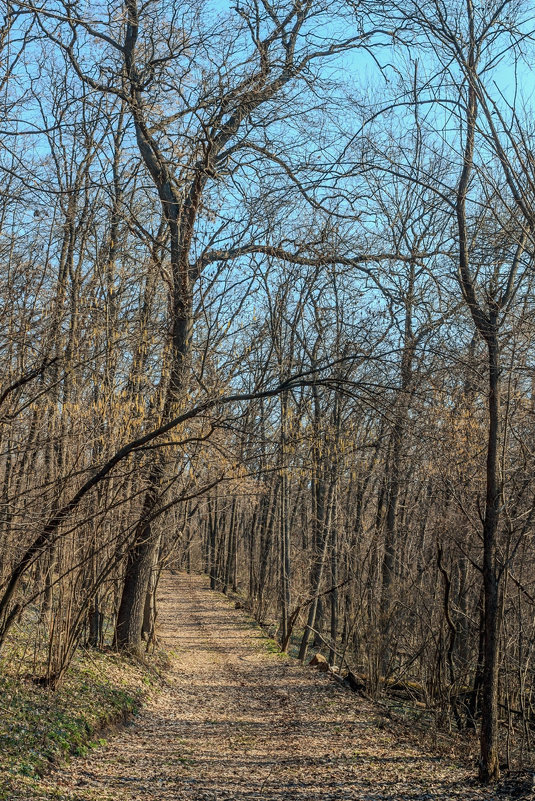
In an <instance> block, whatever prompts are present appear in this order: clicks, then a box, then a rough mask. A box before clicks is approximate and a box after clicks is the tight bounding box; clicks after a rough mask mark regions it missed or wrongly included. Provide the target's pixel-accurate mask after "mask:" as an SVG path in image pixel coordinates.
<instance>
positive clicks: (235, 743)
mask: <svg viewBox="0 0 535 801" xmlns="http://www.w3.org/2000/svg"><path fill="white" fill-rule="evenodd" d="M159 631H160V637H161V639H162V640H163V642H164V645H165V647H166V648H167V649H168V650H170V651H171V652H172V659H173V664H172V668H171V670H170V672H169V674H168V675H167V681H166V686H165V687H164V689H163V690H162V691H161V692H160V693H158V694H157V695H155V697H153V698H152V699H151V700H149V702H148V703H147V704H146V706H145V707H144V708H143V710H142V711H141V713H140V714H139V715H138V716H137V717H136V718H135V720H134V721H133V722H132V723H131V724H129V725H128V726H126V728H125V729H123V730H122V731H121V732H120V733H119V734H117V735H116V736H114V737H112V738H111V740H110V742H109V743H108V745H107V746H104V747H102V748H99V749H98V750H97V751H96V752H94V753H93V754H91V756H89V757H87V758H84V759H76V760H74V761H73V762H72V763H71V764H70V765H69V766H67V767H66V768H64V769H62V770H58V771H56V772H55V773H53V774H52V775H51V776H50V777H49V779H48V782H50V785H54V787H56V788H58V791H60V793H61V795H59V794H58V795H59V797H62V798H68V799H73V800H74V799H75V800H76V801H96V799H98V801H111V800H113V801H149V800H150V801H153V800H154V801H186V799H187V801H224V800H225V799H239V800H240V801H254V800H255V799H264V801H271V800H272V801H279V800H280V801H282V800H283V799H284V801H289V800H290V799H291V801H316V799H322V801H335V800H336V801H345V800H346V799H347V801H349V799H351V800H352V801H353V800H354V801H372V800H373V801H377V799H389V801H424V799H426V801H434V800H435V799H437V800H438V799H444V800H445V799H462V801H473V800H475V799H490V798H495V797H496V796H495V794H494V792H493V791H490V790H485V789H483V788H481V787H478V786H477V785H475V784H473V783H470V784H469V785H468V784H467V780H469V778H470V773H468V772H467V771H466V770H465V769H464V768H461V767H459V766H458V765H456V764H455V763H454V762H453V760H452V759H451V758H449V757H437V756H432V755H429V754H428V753H426V752H424V751H421V750H420V749H419V748H418V745H417V743H416V741H415V740H414V739H411V737H410V733H409V732H405V731H404V729H403V728H402V727H401V726H399V725H398V724H394V723H391V722H390V721H388V719H386V718H385V717H384V716H382V715H381V713H380V712H379V711H378V710H377V709H376V708H375V707H374V706H373V705H372V704H371V703H368V702H367V701H365V700H363V699H361V698H360V697H358V696H357V695H354V694H352V693H350V692H348V691H346V690H345V689H344V688H341V687H340V686H339V685H338V684H336V683H334V682H331V681H330V680H329V679H328V677H326V676H325V675H324V674H321V673H317V672H315V671H313V670H312V669H311V668H308V667H302V666H301V665H299V664H298V663H297V661H296V660H292V659H288V658H285V657H282V656H275V655H273V654H271V653H269V651H268V649H267V648H266V639H265V637H264V636H263V635H262V633H261V632H260V631H259V630H258V629H257V628H254V627H252V626H251V624H250V622H249V620H248V619H247V618H246V617H245V616H244V614H243V613H242V612H241V611H239V610H236V609H234V608H232V606H231V605H230V604H229V603H228V601H227V600H226V599H225V598H223V597H222V596H219V595H217V594H216V593H211V592H210V591H209V589H208V588H207V581H206V578H205V577H199V576H188V575H185V574H181V575H170V574H169V575H166V576H165V577H164V578H163V579H162V585H161V590H160V612H159Z"/></svg>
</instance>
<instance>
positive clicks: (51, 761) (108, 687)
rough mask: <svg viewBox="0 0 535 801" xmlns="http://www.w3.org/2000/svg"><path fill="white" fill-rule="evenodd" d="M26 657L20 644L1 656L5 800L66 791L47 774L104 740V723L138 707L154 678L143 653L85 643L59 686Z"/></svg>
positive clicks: (0, 782)
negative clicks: (37, 677)
mask: <svg viewBox="0 0 535 801" xmlns="http://www.w3.org/2000/svg"><path fill="white" fill-rule="evenodd" d="M162 659H163V657H162ZM25 661H26V660H25V659H24V658H21V656H20V654H19V653H17V649H16V647H13V648H11V649H7V651H6V653H5V655H3V658H2V659H1V660H0V801H11V800H12V799H26V798H28V799H30V798H32V799H38V798H39V799H40V798H42V799H49V798H50V799H52V798H57V799H59V798H62V797H63V796H62V795H61V792H60V791H59V790H57V791H53V790H52V788H50V787H48V788H46V787H45V783H43V785H42V786H41V777H42V776H44V775H45V774H46V772H47V770H48V769H50V767H51V766H53V765H55V764H60V763H62V762H65V761H66V760H68V759H69V757H71V756H82V755H84V754H86V753H88V751H90V750H91V749H93V748H96V747H97V746H99V745H103V744H104V743H105V742H106V740H105V737H106V729H111V728H113V727H115V726H117V725H120V724H121V723H124V722H125V721H126V720H127V718H128V717H129V716H130V715H132V714H133V713H135V712H136V710H137V709H138V708H139V706H140V704H141V702H142V700H143V697H144V696H145V695H146V694H147V691H148V689H149V687H150V685H151V684H153V683H154V681H155V678H154V677H155V673H154V670H153V669H151V668H150V666H149V665H145V664H144V663H143V662H142V661H140V660H135V661H134V660H131V659H129V658H127V657H123V656H120V655H118V654H117V653H115V652H113V651H103V652H101V651H94V650H91V651H84V650H80V652H79V653H78V654H77V656H76V657H75V659H74V660H73V663H72V665H71V667H70V668H69V671H68V673H67V675H66V677H65V679H64V681H63V682H62V684H61V685H60V687H59V688H58V689H57V690H55V691H53V690H50V689H47V688H45V687H42V686H39V685H38V684H36V683H35V682H34V681H33V680H32V677H31V674H30V673H29V672H28V671H27V669H26V668H28V667H29V666H28V665H27V664H26V665H25ZM156 675H157V674H156ZM100 801H102V799H100Z"/></svg>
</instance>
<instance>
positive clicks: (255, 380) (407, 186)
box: [0, 0, 535, 782]
mask: <svg viewBox="0 0 535 801" xmlns="http://www.w3.org/2000/svg"><path fill="white" fill-rule="evenodd" d="M0 16H1V19H2V26H1V29H0V54H1V55H0V89H1V92H0V104H1V112H0V114H1V122H0V137H1V150H0V173H1V183H0V253H1V260H0V304H1V314H0V360H1V373H0V374H1V380H0V420H1V426H0V542H1V546H0V654H1V652H2V650H3V649H5V648H6V647H8V646H9V643H10V642H12V641H13V638H17V641H21V640H22V641H23V642H24V647H25V648H26V649H28V650H29V652H32V651H37V650H42V651H44V653H45V658H44V659H43V660H41V661H39V660H37V661H36V669H35V676H34V678H35V680H36V681H38V682H40V683H41V684H42V685H44V686H47V687H50V688H52V689H55V688H57V687H59V686H61V683H62V681H63V679H64V676H65V674H66V671H67V670H68V668H69V665H70V663H71V661H72V659H73V656H74V654H75V653H76V651H77V649H79V648H95V649H98V648H103V647H113V648H116V649H118V650H119V651H127V652H131V653H138V654H145V653H147V654H149V653H150V650H151V647H152V646H153V644H154V640H155V622H156V621H157V611H158V610H157V607H156V602H155V599H156V589H157V585H158V581H159V579H160V576H161V575H162V572H163V571H165V570H167V569H169V568H171V569H173V570H178V571H182V570H184V571H188V572H198V571H202V572H205V573H206V574H208V575H209V577H210V581H211V585H212V588H213V589H215V590H218V591H220V592H224V593H230V594H232V596H233V597H236V598H239V599H240V601H239V602H240V603H242V604H244V605H245V606H246V607H247V608H248V609H249V610H250V611H251V613H252V614H254V616H255V617H256V619H257V620H258V621H259V622H261V623H262V624H263V625H265V626H267V627H268V628H269V629H270V631H272V633H273V634H274V635H275V636H276V639H277V641H278V643H279V645H280V647H281V649H282V650H283V651H289V652H290V653H292V654H294V655H295V656H296V657H298V658H299V659H300V660H302V661H304V660H306V659H307V656H309V655H310V654H311V653H312V649H313V650H314V651H318V650H319V651H322V652H323V653H324V654H325V656H326V657H327V659H328V661H329V662H330V664H331V665H332V664H335V663H336V664H337V665H340V666H341V667H344V666H345V667H346V668H347V669H348V670H349V671H350V672H351V673H352V675H353V677H358V681H359V682H362V683H363V684H364V685H365V688H366V693H367V694H368V695H369V696H370V697H373V698H377V697H385V696H388V695H389V694H390V695H392V694H395V693H396V692H398V693H399V692H401V694H402V696H403V698H404V703H408V704H412V706H413V707H414V709H415V710H417V711H418V713H419V714H421V715H423V716H424V719H425V720H427V721H429V725H432V724H433V725H438V726H440V727H442V728H444V729H445V730H452V731H457V732H459V733H460V732H463V733H466V732H473V735H472V736H475V737H478V738H479V740H480V753H481V760H480V766H479V775H480V779H481V780H482V781H483V782H493V781H495V780H497V779H498V778H499V775H500V764H503V762H504V760H506V761H507V763H508V765H509V764H521V763H522V764H532V762H533V760H534V751H533V747H534V744H533V737H534V734H535V697H534V695H533V690H532V688H533V686H534V682H535V654H534V645H535V554H534V551H533V545H534V532H535V520H534V515H535V478H534V466H535V361H534V351H533V336H534V334H535V319H534V312H535V295H534V293H533V289H534V277H535V276H534V271H533V267H534V243H535V156H534V153H535V128H534V122H533V120H534V115H533V103H532V96H531V93H532V86H533V83H532V69H533V64H534V58H535V48H534V34H535V15H534V13H533V7H532V5H531V4H530V3H529V2H524V0H403V2H398V0H393V1H392V2H382V0H235V2H234V3H233V4H231V3H226V2H223V0H211V2H209V1H208V0H206V1H205V0H93V2H91V3H89V2H88V1H87V0H46V2H38V1H37V0H23V1H21V2H19V0H0Z"/></svg>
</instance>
